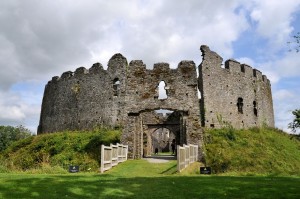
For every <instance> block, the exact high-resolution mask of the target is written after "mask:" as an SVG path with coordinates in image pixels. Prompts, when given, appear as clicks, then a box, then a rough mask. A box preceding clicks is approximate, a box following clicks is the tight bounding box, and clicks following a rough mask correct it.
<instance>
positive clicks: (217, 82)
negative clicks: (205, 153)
mask: <svg viewBox="0 0 300 199" xmlns="http://www.w3.org/2000/svg"><path fill="white" fill-rule="evenodd" d="M201 51H202V56H203V61H202V63H201V65H200V66H199V74H200V75H199V87H200V91H201V95H202V97H201V103H200V104H201V120H202V125H203V126H205V127H215V128H219V127H221V126H224V122H226V123H227V124H230V125H232V126H233V127H235V128H248V127H253V126H262V125H264V124H265V125H268V126H270V127H274V113H273V101H272V93H271V85H270V81H269V80H268V79H267V77H266V76H265V75H262V73H261V72H260V71H258V70H256V69H253V68H251V67H250V66H248V65H245V64H240V63H239V62H237V61H235V60H232V59H231V60H227V61H225V68H221V64H222V61H223V59H222V58H221V57H220V56H219V55H218V54H217V53H215V52H213V51H210V49H209V48H208V47H207V46H201Z"/></svg>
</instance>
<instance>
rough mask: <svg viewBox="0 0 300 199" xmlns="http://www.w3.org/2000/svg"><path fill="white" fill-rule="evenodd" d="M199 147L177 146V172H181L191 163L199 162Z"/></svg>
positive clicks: (190, 145)
mask: <svg viewBox="0 0 300 199" xmlns="http://www.w3.org/2000/svg"><path fill="white" fill-rule="evenodd" d="M197 157H198V145H192V144H189V145H185V144H184V145H183V147H181V146H180V145H177V170H178V171H179V172H180V171H182V170H183V169H185V168H186V167H188V166H189V165H190V164H191V163H193V162H195V161H197Z"/></svg>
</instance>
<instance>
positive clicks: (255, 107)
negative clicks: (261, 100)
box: [253, 101, 257, 117]
mask: <svg viewBox="0 0 300 199" xmlns="http://www.w3.org/2000/svg"><path fill="white" fill-rule="evenodd" d="M253 113H254V115H255V116H256V117H257V103H256V101H253Z"/></svg>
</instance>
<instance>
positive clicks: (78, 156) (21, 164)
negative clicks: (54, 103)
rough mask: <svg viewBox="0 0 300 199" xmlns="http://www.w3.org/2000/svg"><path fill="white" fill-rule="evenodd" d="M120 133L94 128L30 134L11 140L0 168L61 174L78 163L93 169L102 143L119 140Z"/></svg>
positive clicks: (97, 166) (2, 156)
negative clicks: (18, 139) (20, 138)
mask: <svg viewBox="0 0 300 199" xmlns="http://www.w3.org/2000/svg"><path fill="white" fill-rule="evenodd" d="M120 134H121V133H120V131H119V130H109V129H95V130H93V131H80V132H79V131H75V132H67V131H66V132H60V133H50V134H42V135H38V136H31V137H29V138H27V139H23V140H20V141H17V142H15V143H13V144H12V145H11V146H10V147H9V148H8V149H7V150H5V151H4V152H3V153H2V154H1V156H0V161H1V165H0V170H2V172H5V171H28V170H29V171H30V170H31V171H34V170H36V172H38V171H40V172H46V173H49V172H51V170H52V172H54V173H61V172H66V171H67V168H68V167H69V165H79V166H80V170H81V171H86V170H95V171H96V170H97V169H99V164H100V151H101V149H100V146H101V144H105V145H108V144H110V143H117V142H119V140H120ZM1 168H2V169H1ZM0 172H1V171H0Z"/></svg>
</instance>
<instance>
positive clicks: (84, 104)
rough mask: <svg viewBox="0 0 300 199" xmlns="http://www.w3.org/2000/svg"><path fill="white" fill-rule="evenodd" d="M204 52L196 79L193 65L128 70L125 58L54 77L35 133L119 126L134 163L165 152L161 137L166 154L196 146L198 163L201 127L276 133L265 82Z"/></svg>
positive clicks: (141, 65)
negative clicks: (157, 150) (184, 146)
mask: <svg viewBox="0 0 300 199" xmlns="http://www.w3.org/2000/svg"><path fill="white" fill-rule="evenodd" d="M200 50H201V52H202V57H203V60H202V63H201V64H200V65H199V67H198V74H199V76H198V77H197V71H196V65H195V63H194V62H193V61H181V62H180V63H179V64H178V67H177V68H176V69H170V67H169V64H167V63H157V64H154V67H153V69H151V70H150V69H147V68H146V66H145V64H144V63H143V62H142V61H141V60H133V61H131V62H130V63H129V64H128V62H127V60H126V58H125V57H124V56H123V55H121V54H115V55H114V56H113V57H112V58H111V59H110V60H109V62H108V68H107V70H104V69H103V67H102V65H101V64H99V63H96V64H94V65H93V66H92V67H91V68H90V69H86V68H84V67H80V68H78V69H76V70H75V72H71V71H68V72H64V73H63V74H62V75H61V76H60V77H58V76H55V77H53V78H52V80H51V81H49V82H48V84H47V85H46V87H45V91H44V97H43V102H42V109H41V116H40V123H39V127H38V134H42V133H51V132H59V131H64V130H89V129H93V128H95V127H99V126H103V125H104V126H113V127H122V137H121V141H122V143H123V144H128V145H129V157H131V158H141V157H142V156H143V155H150V154H152V153H153V152H154V148H153V146H154V145H157V146H158V145H162V143H159V142H158V141H157V138H158V137H157V136H160V137H161V136H164V140H165V142H166V143H167V144H166V143H165V144H164V145H163V147H165V148H168V144H169V142H170V139H171V138H172V139H173V138H174V139H175V140H176V143H177V144H180V145H182V144H198V145H199V152H200V153H199V154H200V156H199V160H200V159H201V158H202V157H201V155H202V153H201V152H202V143H203V128H220V127H222V126H224V125H225V124H230V125H232V126H233V127H234V128H249V127H253V126H262V125H268V126H270V127H274V113H273V102H272V93H271V85H270V81H269V80H268V79H267V77H266V76H265V75H262V73H261V72H260V71H258V70H256V69H253V68H251V67H250V66H248V65H245V64H240V63H239V62H237V61H235V60H231V59H230V60H227V61H225V68H222V67H221V65H222V61H223V59H222V58H221V57H220V56H219V55H218V54H217V53H215V52H213V51H211V50H210V49H209V47H207V46H201V48H200ZM159 85H163V87H164V90H165V92H166V97H162V96H160V94H159V89H158V88H159ZM198 92H200V94H201V97H200V99H199V97H198ZM157 110H168V113H167V114H162V113H157ZM158 129H163V130H161V131H159V132H158V131H157V130H158ZM155 132H156V134H157V135H154V133H155ZM159 133H161V134H160V135H159ZM162 133H163V134H162ZM166 136H167V137H166ZM154 138H156V140H155V139H154ZM169 138H170V139H169Z"/></svg>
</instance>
